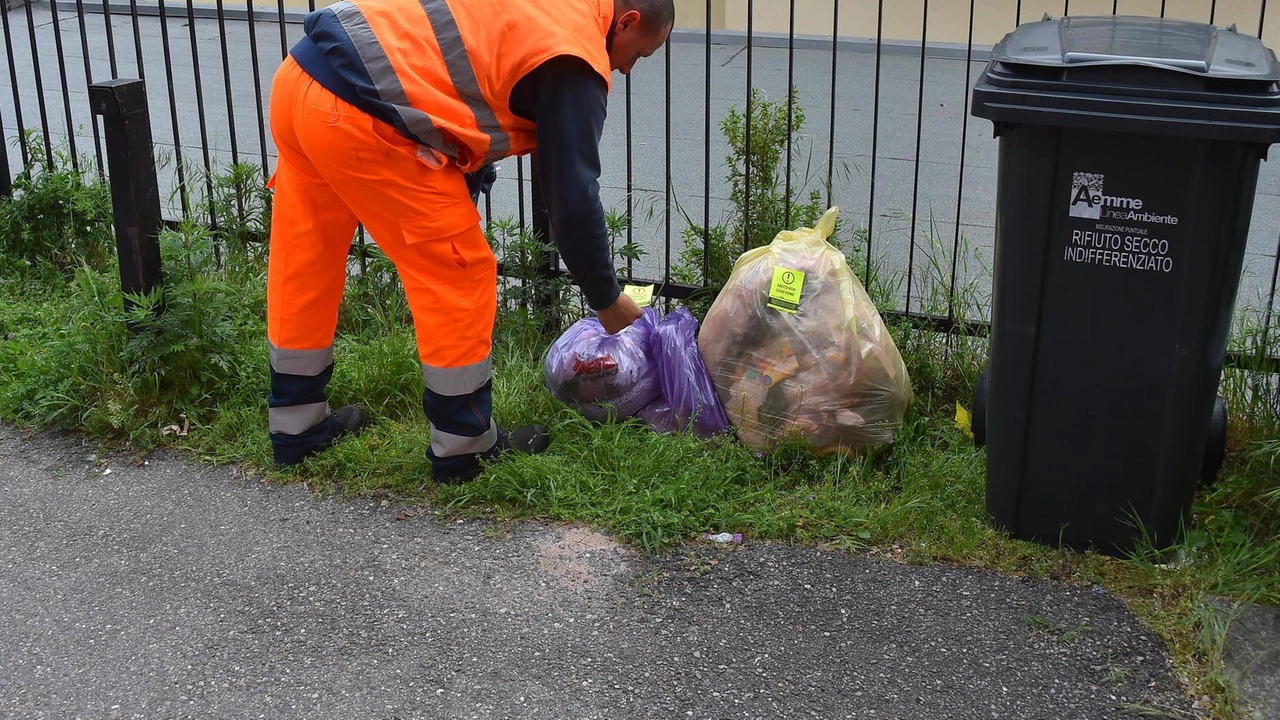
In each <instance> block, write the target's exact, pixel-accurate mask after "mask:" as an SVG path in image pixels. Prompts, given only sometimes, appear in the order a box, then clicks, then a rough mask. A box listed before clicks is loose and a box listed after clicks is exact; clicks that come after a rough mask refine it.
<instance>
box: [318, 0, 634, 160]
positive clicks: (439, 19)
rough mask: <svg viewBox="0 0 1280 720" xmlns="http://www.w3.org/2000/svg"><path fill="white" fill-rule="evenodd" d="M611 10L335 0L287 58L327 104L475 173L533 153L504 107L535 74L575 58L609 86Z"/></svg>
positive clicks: (527, 134)
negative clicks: (331, 99)
mask: <svg viewBox="0 0 1280 720" xmlns="http://www.w3.org/2000/svg"><path fill="white" fill-rule="evenodd" d="M613 1H614V0H341V1H340V2H338V3H335V4H333V5H330V6H329V7H326V8H323V9H320V10H317V11H315V12H314V13H312V14H310V15H309V16H308V17H307V19H306V22H305V24H304V28H305V30H306V33H307V37H306V38H304V39H303V41H302V42H301V43H299V45H298V46H297V47H295V48H294V51H293V54H294V56H295V58H296V59H298V62H299V65H301V66H302V67H303V69H304V70H306V71H308V73H309V74H311V75H312V76H313V77H315V79H316V80H317V81H318V82H320V83H321V84H322V85H325V86H326V87H328V88H329V89H330V90H332V91H333V92H334V94H336V95H338V96H339V97H342V98H343V99H344V100H347V101H348V102H350V103H351V104H353V105H355V106H356V107H359V108H361V109H363V110H366V111H368V112H369V113H370V114H371V115H373V116H374V117H377V118H379V119H383V120H386V121H387V122H390V123H392V124H393V125H395V126H396V127H397V128H398V129H399V130H400V132H401V133H403V134H404V135H405V136H407V137H409V138H410V139H412V140H414V141H416V142H418V143H419V144H421V145H424V146H427V147H431V148H434V149H436V150H438V151H439V152H440V153H442V154H444V155H446V156H448V157H449V158H452V159H453V160H454V162H455V163H456V164H457V165H458V166H460V167H461V169H462V170H463V171H465V172H471V171H474V170H476V169H478V168H479V167H481V166H482V165H484V164H485V163H486V162H493V161H495V160H499V159H501V158H504V157H510V156H512V155H523V154H527V153H530V152H532V151H533V150H534V147H535V127H534V124H533V123H531V122H529V121H527V120H524V119H522V118H519V117H517V116H516V115H514V114H513V113H512V112H511V107H510V98H511V91H512V89H513V88H514V87H515V85H516V83H517V82H518V81H519V80H520V79H521V78H523V77H524V76H525V75H526V74H528V73H529V72H530V71H532V70H533V69H534V68H536V67H538V65H540V64H542V63H543V62H545V61H546V60H549V59H551V58H553V57H557V56H562V55H570V56H574V57H578V58H581V59H582V60H584V61H586V62H587V63H588V64H589V65H590V66H591V67H592V68H594V69H595V70H596V71H597V72H599V73H600V76H601V77H602V78H603V79H604V81H605V85H606V87H608V86H609V85H610V79H611V78H610V73H611V71H610V67H609V55H608V52H607V50H606V48H605V38H606V37H607V34H608V31H609V27H610V25H611V24H612V22H613ZM317 58H320V59H321V61H317Z"/></svg>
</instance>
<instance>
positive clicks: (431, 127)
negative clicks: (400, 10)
mask: <svg viewBox="0 0 1280 720" xmlns="http://www.w3.org/2000/svg"><path fill="white" fill-rule="evenodd" d="M329 9H330V10H332V11H333V13H334V14H335V15H336V16H337V17H338V22H339V23H341V24H342V29H343V30H346V31H347V35H348V36H349V37H350V38H351V42H352V44H354V45H355V48H356V54H358V55H359V56H360V62H361V63H362V64H363V65H364V69H365V72H367V73H369V79H370V80H372V81H373V87H374V89H375V90H377V91H378V97H379V98H381V99H382V101H383V102H385V103H387V104H389V105H391V106H392V107H394V108H395V110H396V113H397V114H399V115H400V119H401V120H402V121H403V122H404V124H405V127H407V128H408V129H409V132H411V133H413V135H414V137H416V138H417V139H418V142H420V143H422V144H424V145H428V146H430V147H433V148H435V149H437V150H439V151H440V152H442V153H444V154H446V155H448V156H450V157H456V156H457V148H456V147H455V146H454V145H453V144H452V143H448V142H445V139H444V136H443V135H442V134H441V133H440V130H439V129H438V128H436V126H435V123H433V122H432V121H431V116H430V115H427V114H426V113H424V112H422V111H421V110H417V109H415V108H413V107H410V105H409V96H408V95H407V94H406V93H405V91H404V85H403V84H402V83H401V82H400V77H399V76H398V75H396V69H395V68H394V67H392V66H391V59H390V58H388V57H387V53H386V52H385V51H384V50H383V49H382V43H380V42H378V37H377V36H376V35H374V34H373V28H372V27H370V26H369V21H368V20H367V19H366V18H365V16H364V13H362V12H360V8H358V7H356V6H355V5H354V4H353V3H351V2H350V0H340V1H339V2H336V3H334V4H333V5H330V6H329Z"/></svg>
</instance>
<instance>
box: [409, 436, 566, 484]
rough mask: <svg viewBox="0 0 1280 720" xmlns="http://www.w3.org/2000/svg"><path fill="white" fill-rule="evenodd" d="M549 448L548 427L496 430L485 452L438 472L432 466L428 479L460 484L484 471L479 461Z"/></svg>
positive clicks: (534, 452)
mask: <svg viewBox="0 0 1280 720" xmlns="http://www.w3.org/2000/svg"><path fill="white" fill-rule="evenodd" d="M550 447H551V435H550V434H549V433H548V432H547V429H546V428H545V427H543V426H541V425H525V426H523V427H518V428H516V429H515V430H510V431H508V430H499V431H498V442H496V443H494V445H493V447H492V448H490V449H489V450H488V451H487V452H483V453H480V454H478V455H473V456H469V458H468V460H469V461H463V462H458V461H457V460H460V458H459V459H454V458H450V459H451V460H454V462H453V463H450V464H451V465H454V467H451V468H449V469H448V470H444V471H440V470H436V469H434V468H433V469H432V472H431V479H432V480H434V481H435V482H436V483H437V484H440V485H461V484H462V483H465V482H469V481H471V480H474V479H476V478H477V477H479V475H480V473H481V472H482V471H483V470H484V468H483V467H482V466H481V462H482V461H489V462H492V461H495V460H499V459H501V458H502V456H504V455H506V454H508V453H512V452H514V453H519V454H521V455H541V454H542V453H544V452H546V451H547V449H548V448H550ZM459 465H461V467H458V466H459Z"/></svg>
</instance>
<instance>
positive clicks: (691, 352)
mask: <svg viewBox="0 0 1280 720" xmlns="http://www.w3.org/2000/svg"><path fill="white" fill-rule="evenodd" d="M649 354H650V355H651V356H652V357H653V359H654V365H655V366H656V370H657V376H658V386H659V388H660V390H661V393H660V395H659V397H658V399H657V400H655V401H654V402H653V404H651V405H649V406H648V407H646V408H645V409H644V410H643V411H641V413H640V415H641V417H643V418H644V421H645V422H646V423H648V424H649V427H651V428H653V429H654V430H655V431H657V432H681V431H684V430H691V431H692V432H693V433H694V434H695V435H697V436H698V437H701V438H704V439H705V438H710V437H712V436H714V435H717V434H719V433H722V432H725V431H726V430H728V429H729V418H728V417H727V416H726V415H725V412H724V407H723V406H722V405H721V404H720V396H719V395H718V394H716V389H715V386H714V385H713V384H712V383H711V375H710V373H708V372H707V366H706V364H705V363H703V361H702V355H701V353H700V352H699V351H698V319H697V318H695V317H694V316H693V313H691V312H689V310H688V309H687V308H683V307H681V308H678V309H677V310H676V311H675V312H672V313H671V314H669V315H667V316H666V317H665V318H663V319H662V320H661V321H660V322H658V324H657V325H656V326H655V327H654V330H653V333H652V334H651V335H650V338H649ZM691 421H692V424H691Z"/></svg>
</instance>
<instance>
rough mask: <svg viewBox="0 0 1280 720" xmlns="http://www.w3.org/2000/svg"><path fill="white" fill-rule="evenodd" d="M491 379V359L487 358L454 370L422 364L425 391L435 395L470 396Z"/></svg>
mask: <svg viewBox="0 0 1280 720" xmlns="http://www.w3.org/2000/svg"><path fill="white" fill-rule="evenodd" d="M492 377H493V357H492V356H490V357H487V358H485V359H484V360H481V361H480V362H478V363H476V364H475V365H464V366H463V367H456V368H438V367H432V366H430V365H426V364H424V365H423V366H422V380H423V382H425V383H426V384H427V389H428V390H430V391H431V392H433V393H436V394H437V395H445V396H447V397H457V396H459V395H470V394H471V393H473V392H475V391H476V390H479V389H480V388H482V387H484V384H485V383H487V382H489V380H490V378H492Z"/></svg>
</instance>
